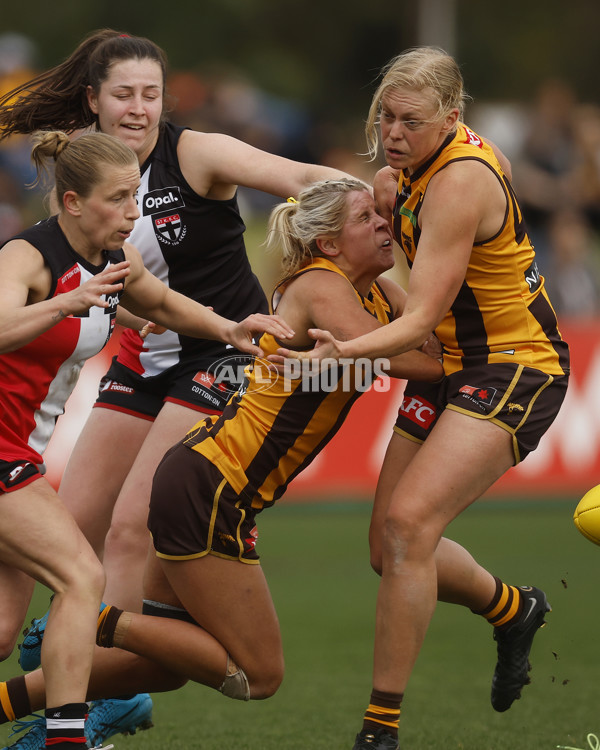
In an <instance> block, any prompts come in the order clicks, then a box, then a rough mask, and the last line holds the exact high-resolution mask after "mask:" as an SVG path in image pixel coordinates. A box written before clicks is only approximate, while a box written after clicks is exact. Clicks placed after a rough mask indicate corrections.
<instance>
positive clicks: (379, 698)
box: [362, 690, 404, 739]
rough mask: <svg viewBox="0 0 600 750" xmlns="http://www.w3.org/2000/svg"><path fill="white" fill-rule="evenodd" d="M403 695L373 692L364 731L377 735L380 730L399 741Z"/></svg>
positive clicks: (364, 722)
mask: <svg viewBox="0 0 600 750" xmlns="http://www.w3.org/2000/svg"><path fill="white" fill-rule="evenodd" d="M403 697H404V694H403V693H384V692H380V691H379V690H373V692H372V693H371V700H370V701H369V707H368V708H367V710H366V711H365V716H364V719H363V726H362V728H363V730H364V731H367V732H373V733H375V732H376V731H377V730H378V729H385V731H386V732H388V733H389V734H391V735H392V737H394V738H395V739H398V724H399V722H400V704H401V703H402V698H403Z"/></svg>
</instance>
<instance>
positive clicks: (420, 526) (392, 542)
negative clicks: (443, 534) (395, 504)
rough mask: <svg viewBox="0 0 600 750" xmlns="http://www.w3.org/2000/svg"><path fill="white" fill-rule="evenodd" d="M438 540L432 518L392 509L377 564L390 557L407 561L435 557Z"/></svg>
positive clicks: (385, 526) (386, 521)
mask: <svg viewBox="0 0 600 750" xmlns="http://www.w3.org/2000/svg"><path fill="white" fill-rule="evenodd" d="M438 540H439V533H438V531H437V529H436V528H435V524H434V523H432V520H431V519H430V518H428V517H426V516H423V515H421V514H418V513H415V512H414V511H412V512H409V511H407V510H405V509H403V508H401V509H391V510H390V511H389V512H388V514H387V516H386V519H385V522H384V525H383V534H382V552H381V555H380V558H379V561H378V560H377V558H376V559H375V563H376V564H377V563H378V562H379V564H382V563H381V560H382V558H384V557H390V556H392V558H393V559H406V558H414V557H424V556H425V557H427V556H428V555H433V554H434V553H435V549H436V547H437V543H438Z"/></svg>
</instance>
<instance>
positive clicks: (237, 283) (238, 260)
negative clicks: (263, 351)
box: [118, 123, 268, 377]
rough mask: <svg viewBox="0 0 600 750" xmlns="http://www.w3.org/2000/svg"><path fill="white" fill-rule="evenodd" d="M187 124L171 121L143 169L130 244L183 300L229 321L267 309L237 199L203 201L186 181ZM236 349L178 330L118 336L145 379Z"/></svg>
mask: <svg viewBox="0 0 600 750" xmlns="http://www.w3.org/2000/svg"><path fill="white" fill-rule="evenodd" d="M183 130H184V128H182V127H176V126H175V125H172V124H171V123H166V124H165V125H164V127H163V129H162V130H161V133H160V135H159V138H158V142H157V144H156V146H155V148H154V150H153V151H152V153H151V154H150V156H149V157H148V159H147V160H146V162H145V163H144V164H143V165H142V166H141V185H140V188H139V190H138V194H137V201H138V207H139V211H140V217H139V219H138V220H137V221H136V222H135V227H134V229H133V232H132V234H131V236H130V238H129V241H130V242H131V243H132V244H133V245H134V246H135V247H136V248H137V249H138V250H139V252H140V253H141V256H142V259H143V261H144V265H145V266H146V268H148V269H149V270H150V271H151V272H152V273H153V274H154V275H155V276H157V277H158V278H159V279H160V280H161V281H162V282H164V283H165V284H166V285H167V286H169V287H170V288H171V289H174V290H175V291H177V292H180V293H181V294H184V295H185V296H186V297H190V298H191V299H193V300H195V301H197V302H200V303H201V304H203V305H207V306H211V307H213V308H214V310H215V312H217V313H219V315H223V316H224V317H227V318H230V319H232V320H237V321H240V320H243V319H244V318H245V317H247V316H248V315H250V314H251V313H255V312H265V313H266V312H268V304H267V300H266V297H265V295H264V292H263V290H262V288H261V286H260V283H259V281H258V279H257V278H256V276H255V275H254V274H253V273H252V269H251V268H250V262H249V260H248V257H247V255H246V248H245V245H244V238H243V233H244V230H245V228H246V227H245V225H244V222H243V220H242V217H241V216H240V213H239V210H238V205H237V198H236V197H234V198H232V199H231V200H226V201H217V200H209V199H208V198H202V197H201V196H199V195H198V194H197V193H195V192H194V191H193V190H192V188H191V187H190V186H189V185H188V183H187V182H186V180H185V178H184V177H183V174H182V173H181V169H180V167H179V160H178V157H177V143H178V142H179V137H180V135H181V133H182V132H183ZM235 352H236V350H231V348H229V351H227V350H226V345H225V344H223V343H221V342H219V341H207V340H200V339H195V338H190V337H186V336H181V335H179V334H176V333H174V332H173V331H166V332H165V333H163V334H161V335H155V334H150V335H149V336H147V337H146V338H145V339H144V340H142V339H141V338H140V336H139V334H138V333H137V331H132V330H130V329H126V330H125V331H123V333H122V334H121V350H120V352H119V354H118V361H119V362H121V363H122V364H123V365H125V366H126V367H129V368H130V369H131V370H133V371H134V372H136V373H138V374H139V375H142V376H144V377H149V376H153V375H158V374H160V373H161V372H163V371H164V370H166V369H167V368H168V367H171V366H173V365H175V364H177V363H178V362H179V361H180V359H182V358H184V357H185V358H190V357H192V358H195V359H197V361H198V368H199V369H206V368H207V367H208V366H209V365H210V364H211V363H212V362H213V360H214V359H216V358H219V357H222V356H224V355H225V354H231V353H235Z"/></svg>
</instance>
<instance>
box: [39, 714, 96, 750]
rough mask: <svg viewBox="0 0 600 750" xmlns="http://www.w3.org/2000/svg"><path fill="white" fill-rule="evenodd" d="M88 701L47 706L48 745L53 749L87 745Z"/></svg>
mask: <svg viewBox="0 0 600 750" xmlns="http://www.w3.org/2000/svg"><path fill="white" fill-rule="evenodd" d="M87 712H88V704H87V703H66V704H65V705H64V706H57V707H56V708H47V709H46V711H45V715H46V747H51V748H52V749H53V750H78V749H79V748H85V747H87V744H86V741H85V734H84V731H83V729H84V725H85V717H86V716H87Z"/></svg>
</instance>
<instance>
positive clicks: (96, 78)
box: [0, 30, 348, 611]
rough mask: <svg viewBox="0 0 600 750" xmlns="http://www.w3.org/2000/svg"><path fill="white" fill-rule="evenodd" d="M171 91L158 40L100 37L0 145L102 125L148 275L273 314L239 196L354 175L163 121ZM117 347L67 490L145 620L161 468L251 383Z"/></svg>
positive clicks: (122, 592) (110, 583) (49, 83)
mask: <svg viewBox="0 0 600 750" xmlns="http://www.w3.org/2000/svg"><path fill="white" fill-rule="evenodd" d="M165 81H166V57H165V54H164V52H163V51H162V50H161V49H160V48H159V47H157V46H156V45H155V44H154V43H153V42H152V41H150V40H148V39H144V38H141V37H135V36H129V35H127V34H122V33H119V32H117V31H113V30H103V31H100V32H96V33H94V34H92V35H91V36H89V37H88V38H86V39H85V40H83V41H82V43H81V44H80V45H79V47H78V48H77V49H76V50H75V51H74V52H73V53H72V55H71V56H70V57H69V58H68V59H67V60H66V61H65V62H64V63H63V64H61V65H58V66H57V67H55V68H53V69H51V70H50V71H48V72H46V73H44V74H42V75H41V76H38V77H37V78H36V79H34V80H33V81H30V82H28V83H27V84H25V85H24V86H22V87H20V88H19V89H18V90H17V91H13V92H11V95H10V97H8V96H5V97H3V98H2V99H0V126H1V127H2V128H3V130H2V133H3V134H5V135H10V134H11V133H26V132H29V131H30V130H31V128H32V127H33V126H36V127H47V126H48V123H51V124H52V125H53V126H54V127H60V128H63V129H74V128H87V127H90V126H93V127H95V128H97V129H99V130H101V131H103V132H105V133H110V134H112V135H115V136H117V137H118V138H120V139H121V140H122V141H124V142H125V143H127V144H128V145H129V146H131V148H132V149H133V150H134V151H135V152H136V154H137V156H138V160H139V163H140V167H141V174H142V185H141V187H140V191H139V195H138V200H139V209H140V213H141V216H140V218H139V220H138V221H137V222H136V226H135V229H134V232H133V234H132V241H133V242H134V244H135V246H136V247H137V248H138V249H139V251H140V253H141V255H142V257H143V259H144V263H146V264H147V267H148V268H149V269H150V270H151V271H152V272H153V273H155V274H156V275H157V276H158V277H159V278H160V279H161V280H162V281H164V282H165V283H166V284H167V285H168V286H170V287H171V288H173V289H176V290H178V291H180V292H182V293H183V294H186V295H188V296H191V297H192V298H193V299H197V300H199V301H200V302H202V303H203V304H205V305H209V306H211V307H213V308H214V309H215V310H216V311H217V312H219V313H221V314H225V315H227V317H228V318H232V319H235V320H237V319H239V318H242V317H244V316H245V315H247V314H248V313H249V312H256V311H264V310H266V309H267V302H266V299H265V296H264V294H263V292H262V290H261V288H260V285H259V283H258V281H257V279H256V277H255V276H254V274H253V273H252V271H251V268H250V265H249V262H248V258H247V256H246V251H245V247H244V241H243V232H244V229H245V227H244V222H243V219H242V217H241V216H240V213H239V211H238V205H237V199H236V194H237V187H238V185H243V186H245V187H249V188H253V189H257V190H261V191H264V192H266V193H268V194H271V195H274V196H279V197H280V198H283V199H286V198H288V197H290V196H296V195H298V193H299V192H300V190H302V189H303V188H305V187H307V186H308V185H310V184H312V183H314V182H316V181H318V180H323V179H339V178H340V177H348V175H346V174H344V173H342V172H340V171H339V170H337V169H331V168H327V167H322V166H319V165H313V164H302V163H299V162H294V161H291V160H289V159H284V158H282V157H279V156H276V155H274V154H270V153H268V152H265V151H261V150H259V149H256V148H253V147H252V146H249V145H248V144H246V143H243V142H241V141H239V140H237V139H235V138H232V137H229V136H225V135H222V134H220V133H201V132H197V131H194V130H191V129H182V128H179V127H174V126H173V125H171V124H169V123H168V122H166V120H165V111H164V104H165V98H164V93H165ZM38 87H39V90H38ZM47 91H51V92H52V97H51V98H50V97H49V96H48V94H47V93H46V92H47ZM74 91H80V92H82V94H81V96H75V95H74V94H73V92H74ZM17 93H18V96H16V94H17ZM17 101H18V102H19V103H18V104H17V103H16V102H17ZM135 327H136V326H135V324H134V325H133V328H135ZM121 342H122V345H121V349H120V351H119V353H118V356H117V358H116V361H114V362H113V364H112V367H111V368H110V371H109V372H108V373H107V375H106V377H105V378H104V379H103V381H102V383H101V387H100V394H99V398H98V401H97V402H96V407H100V408H94V409H92V412H91V414H90V416H89V418H88V421H87V423H86V425H85V426H84V428H83V431H82V433H81V435H80V438H79V440H78V441H77V445H76V447H75V449H74V451H73V453H72V455H71V459H70V461H69V463H68V465H67V468H66V470H65V472H64V476H63V480H62V484H61V488H60V491H61V494H62V496H63V497H64V499H65V503H66V504H67V506H68V507H69V509H70V510H71V511H72V512H73V514H74V516H75V518H76V520H77V523H78V524H79V526H80V527H81V529H82V530H83V532H84V534H85V535H86V537H87V539H88V540H89V541H90V543H91V544H92V546H93V547H94V549H95V550H96V551H97V553H98V554H99V555H101V556H102V558H103V562H104V568H105V571H106V575H107V588H106V599H107V600H110V601H111V603H114V604H116V605H117V606H119V607H123V608H125V609H128V610H130V611H139V610H140V609H141V606H142V578H143V568H144V562H145V558H146V553H147V547H148V538H147V529H146V519H147V514H148V503H149V498H150V486H151V481H152V477H153V475H154V471H155V469H156V466H157V465H158V463H159V461H160V460H161V458H162V457H163V455H164V453H165V452H166V451H167V450H168V449H169V448H170V447H171V446H172V445H173V444H174V443H175V442H176V441H177V440H179V439H181V438H182V437H183V435H184V434H185V433H186V432H187V430H188V429H190V428H191V427H192V426H193V425H194V424H195V423H196V422H197V421H198V419H200V418H201V417H202V416H203V415H213V414H219V413H220V412H221V411H222V409H223V408H224V406H225V404H226V402H227V401H228V400H229V397H230V396H231V395H232V393H233V392H234V391H235V390H236V389H237V384H238V382H240V381H241V380H242V378H243V365H244V362H243V361H242V362H240V360H239V358H236V356H235V355H236V354H237V353H236V352H235V350H230V349H227V348H225V347H223V346H222V345H219V344H215V342H210V341H203V342H193V341H191V340H190V339H189V338H186V337H184V336H183V337H182V336H177V335H175V334H173V333H171V332H168V331H167V332H165V333H163V334H161V335H155V334H150V335H149V336H147V337H146V338H145V339H142V338H140V335H139V334H138V333H137V331H136V330H131V331H128V332H126V333H124V334H123V335H122V337H121ZM231 356H232V357H233V359H228V358H229V357H231ZM224 358H225V362H224ZM228 378H231V379H232V380H233V382H230V381H229V379H228ZM115 435H119V438H120V439H119V441H118V442H117V441H115V440H114V436H115ZM109 529H110V530H109ZM123 570H127V575H126V576H124V575H122V572H123Z"/></svg>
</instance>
